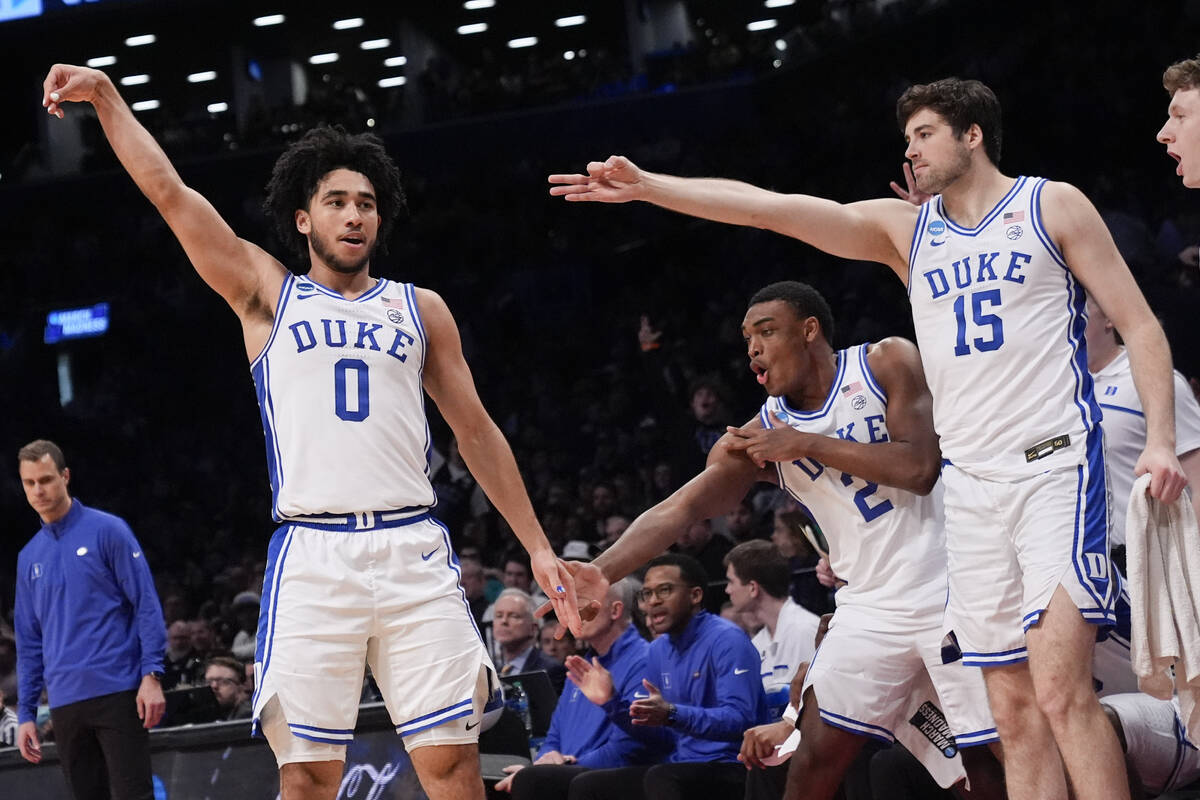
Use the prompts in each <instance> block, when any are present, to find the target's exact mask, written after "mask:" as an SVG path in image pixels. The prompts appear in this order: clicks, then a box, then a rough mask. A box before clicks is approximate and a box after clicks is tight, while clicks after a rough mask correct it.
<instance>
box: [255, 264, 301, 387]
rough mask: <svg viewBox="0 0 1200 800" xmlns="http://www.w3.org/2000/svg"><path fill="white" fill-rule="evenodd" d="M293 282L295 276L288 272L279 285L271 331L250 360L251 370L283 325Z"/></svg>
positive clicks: (265, 353) (268, 348)
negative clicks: (260, 348) (261, 346)
mask: <svg viewBox="0 0 1200 800" xmlns="http://www.w3.org/2000/svg"><path fill="white" fill-rule="evenodd" d="M295 282H296V276H295V275H293V274H292V273H290V272H289V273H288V274H287V277H285V278H284V279H283V285H282V286H280V287H279V297H278V299H277V300H276V301H275V319H274V320H273V321H272V322H271V333H270V335H269V336H267V343H266V344H264V345H263V348H262V350H259V351H258V355H256V356H255V357H254V358H253V359H252V360H251V361H250V371H251V372H253V371H254V367H255V365H256V364H258V362H259V361H261V360H262V359H263V358H264V357H265V356H266V355H267V351H268V350H270V349H271V344H272V343H273V342H274V341H275V334H277V333H278V332H279V328H280V327H281V326H282V325H283V311H284V309H285V308H287V302H288V298H290V297H291V292H290V291H289V290H290V289H291V288H292V284H293V283H295Z"/></svg>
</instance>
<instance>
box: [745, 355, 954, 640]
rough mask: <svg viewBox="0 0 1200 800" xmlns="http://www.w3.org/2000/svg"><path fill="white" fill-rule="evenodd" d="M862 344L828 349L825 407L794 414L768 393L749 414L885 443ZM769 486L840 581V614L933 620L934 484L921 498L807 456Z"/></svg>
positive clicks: (892, 625)
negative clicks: (777, 489)
mask: <svg viewBox="0 0 1200 800" xmlns="http://www.w3.org/2000/svg"><path fill="white" fill-rule="evenodd" d="M867 348H868V345H859V346H857V347H851V348H848V349H846V350H843V351H841V352H840V353H839V354H838V368H837V375H836V377H835V379H834V382H833V385H832V386H831V387H830V390H829V396H828V397H827V398H826V400H825V404H824V405H823V406H822V407H821V408H819V409H817V410H815V411H798V410H796V409H793V408H792V407H791V406H789V405H788V402H787V399H786V398H784V397H772V398H769V399H768V400H767V402H766V403H765V404H764V405H763V407H762V410H761V412H760V414H759V417H760V419H761V420H762V423H763V425H764V426H766V427H768V428H773V427H777V426H779V425H790V426H791V427H793V428H795V429H796V430H798V431H804V432H806V433H815V434H820V435H823V436H832V437H840V438H844V439H854V440H855V441H858V442H885V441H887V440H888V429H887V419H886V416H887V396H886V395H885V393H884V391H883V389H882V388H881V387H880V385H879V382H878V381H877V380H876V379H875V376H874V375H873V374H872V373H871V369H870V367H869V366H868V365H867V360H866V359H867ZM776 469H777V470H778V474H779V483H780V486H782V487H783V488H784V489H785V490H786V491H787V492H788V494H790V495H791V496H792V497H794V498H795V499H796V500H797V501H798V502H799V503H800V504H801V506H802V507H803V508H804V509H805V511H806V512H807V513H808V515H809V516H810V517H812V519H813V520H814V521H815V522H816V523H817V525H819V526H820V528H821V530H822V531H823V532H824V534H825V537H826V539H828V552H829V564H830V566H831V567H832V569H833V572H834V574H836V575H837V576H838V577H839V578H841V579H843V580H845V581H846V585H845V586H843V587H842V588H840V589H838V592H837V607H838V614H840V615H842V618H843V619H845V618H848V617H850V616H852V615H853V616H856V617H858V620H857V621H856V622H855V623H854V624H855V625H857V626H859V627H861V628H863V629H864V630H878V631H911V630H913V628H914V626H918V627H919V625H920V623H919V622H918V621H919V620H924V619H927V618H936V619H938V620H940V619H941V614H942V610H943V608H944V607H945V602H946V542H945V532H944V530H943V519H942V506H941V502H940V498H939V495H940V492H941V489H940V486H941V484H940V482H939V483H938V485H937V486H935V488H934V491H933V492H932V493H931V494H929V495H927V496H921V495H917V494H913V493H912V492H908V491H905V490H903V489H897V488H894V487H890V486H880V485H878V484H875V483H871V482H868V481H865V480H863V479H861V478H856V477H854V476H852V475H849V474H846V473H844V472H842V471H841V470H838V469H833V468H831V467H826V466H825V465H824V464H821V463H819V462H817V461H814V460H813V459H811V458H803V459H798V460H796V461H791V462H787V463H778V464H776Z"/></svg>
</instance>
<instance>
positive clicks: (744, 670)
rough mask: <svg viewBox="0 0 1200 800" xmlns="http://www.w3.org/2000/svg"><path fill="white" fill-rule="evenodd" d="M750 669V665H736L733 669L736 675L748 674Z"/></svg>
mask: <svg viewBox="0 0 1200 800" xmlns="http://www.w3.org/2000/svg"><path fill="white" fill-rule="evenodd" d="M749 671H750V668H749V667H746V668H745V669H737V668H736V667H735V668H734V670H733V674H734V675H745V674H746V673H747V672H749Z"/></svg>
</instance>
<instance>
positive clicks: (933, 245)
mask: <svg viewBox="0 0 1200 800" xmlns="http://www.w3.org/2000/svg"><path fill="white" fill-rule="evenodd" d="M945 243H946V240H945V239H943V240H942V241H940V242H932V241H931V242H930V243H929V246H930V247H941V246H942V245H944V244H945Z"/></svg>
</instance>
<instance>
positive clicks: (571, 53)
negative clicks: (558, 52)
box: [563, 50, 575, 61]
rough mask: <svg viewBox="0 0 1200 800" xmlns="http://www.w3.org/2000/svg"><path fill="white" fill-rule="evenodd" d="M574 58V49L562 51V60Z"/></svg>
mask: <svg viewBox="0 0 1200 800" xmlns="http://www.w3.org/2000/svg"><path fill="white" fill-rule="evenodd" d="M574 58H575V51H574V50H568V51H567V52H565V53H563V60H564V61H571V60H572V59H574Z"/></svg>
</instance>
